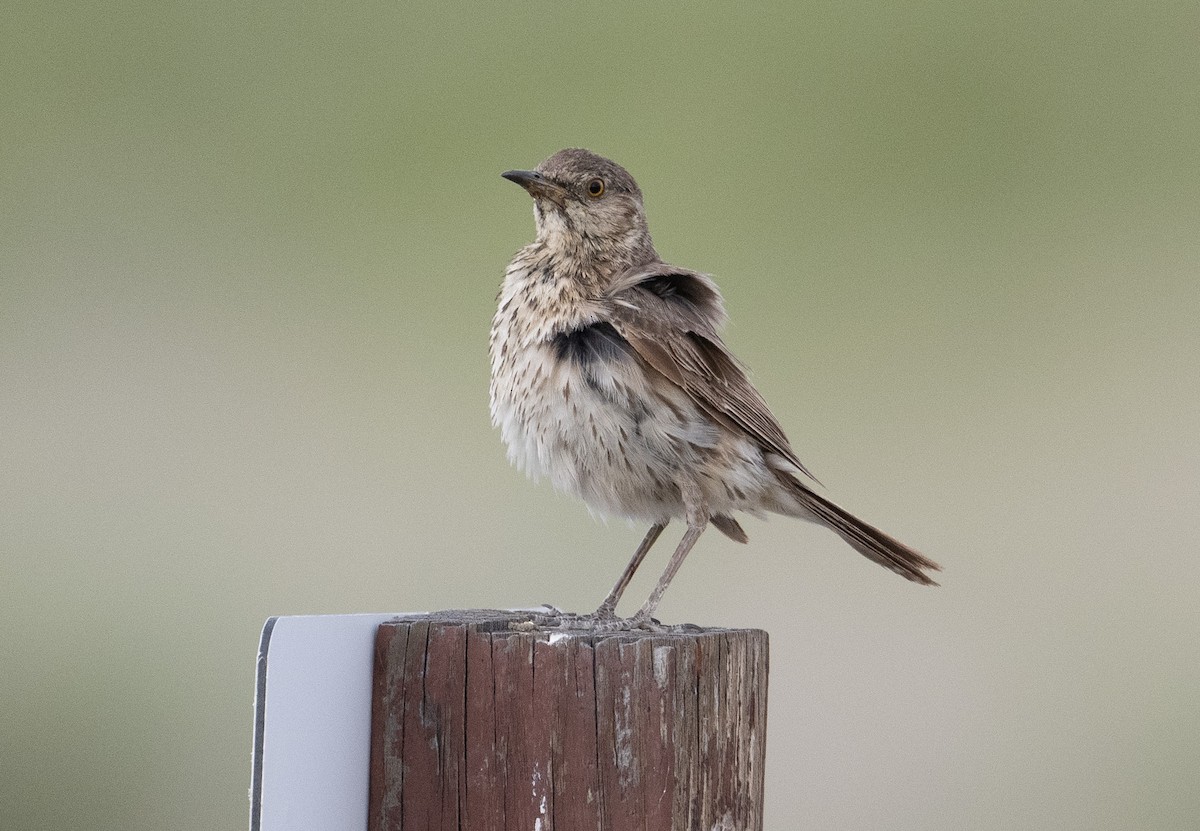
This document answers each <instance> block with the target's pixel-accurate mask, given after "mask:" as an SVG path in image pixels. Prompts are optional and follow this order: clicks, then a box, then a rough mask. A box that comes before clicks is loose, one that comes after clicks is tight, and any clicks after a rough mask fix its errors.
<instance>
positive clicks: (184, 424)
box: [0, 0, 1200, 831]
mask: <svg viewBox="0 0 1200 831" xmlns="http://www.w3.org/2000/svg"><path fill="white" fill-rule="evenodd" d="M2 21H3V25H2V26H0V79H2V81H3V83H2V84H0V104H2V107H0V111H2V118H0V235H2V237H0V269H2V270H0V549H2V550H0V631H2V632H3V636H2V637H0V708H2V719H0V826H2V827H3V828H4V829H63V828H88V829H163V828H171V829H204V831H208V830H209V829H216V828H241V827H244V826H245V823H246V816H247V801H246V790H247V787H248V784H249V777H250V761H249V759H250V738H251V702H252V695H253V688H252V684H253V673H254V655H255V649H256V645H257V638H258V632H259V628H260V626H261V624H262V622H263V620H264V619H265V618H266V617H267V616H269V615H275V614H301V613H335V612H355V611H393V610H395V611H400V610H421V609H435V608H443V607H462V606H501V607H503V606H517V605H526V604H531V603H537V602H541V601H550V602H554V603H556V604H559V605H562V606H565V607H570V608H581V609H583V608H590V607H592V606H593V605H594V604H595V603H597V602H598V601H599V600H600V598H601V597H602V596H603V594H604V593H605V592H606V591H607V590H608V588H609V586H610V585H611V583H612V580H613V579H615V577H616V575H617V573H618V572H619V570H620V568H621V567H622V565H623V564H624V562H625V560H626V558H627V556H628V554H629V553H630V551H631V550H632V549H633V547H634V546H635V545H636V543H637V541H638V539H640V536H641V534H642V532H643V530H644V529H642V528H630V527H626V525H625V523H623V522H620V521H615V522H610V523H608V524H607V525H605V524H598V523H596V522H594V521H593V520H592V519H591V518H590V517H589V515H588V513H587V511H586V509H585V508H584V507H583V506H581V505H579V504H576V503H575V502H573V501H571V500H570V499H568V498H565V497H561V496H559V495H556V494H554V493H553V492H552V491H550V490H549V488H548V487H547V486H545V485H543V486H541V487H538V486H534V485H532V484H530V483H528V482H526V481H525V480H524V479H523V478H521V477H520V476H519V474H517V473H516V472H514V471H513V470H511V469H510V468H509V467H508V465H507V463H506V462H505V458H504V452H503V449H502V447H501V446H500V442H499V439H498V437H497V436H496V435H495V434H494V433H493V431H492V429H491V428H490V426H489V423H488V415H487V397H486V387H487V361H486V341H487V329H488V324H489V319H490V316H491V312H492V308H493V299H494V297H495V292H496V288H497V286H498V284H499V281H500V277H501V274H502V269H503V267H504V265H505V264H506V263H507V262H508V260H509V258H510V257H511V255H512V253H513V252H514V251H515V250H516V249H517V248H518V247H520V246H521V245H523V244H524V243H525V242H527V241H528V240H529V239H530V238H531V236H532V233H533V222H532V218H531V214H530V204H529V200H528V197H527V196H526V195H525V194H524V193H522V192H521V191H520V190H519V189H517V188H515V187H513V186H512V185H511V184H509V183H507V182H505V181H503V180H502V179H500V178H499V175H498V174H499V173H500V172H501V171H503V170H505V169H508V168H512V167H528V166H533V165H535V164H536V163H537V162H539V161H540V160H541V159H543V158H544V157H546V156H548V155H549V154H550V153H552V152H554V151H555V150H557V149H559V148H560V147H564V146H576V145H579V146H586V147H589V148H592V149H594V150H596V151H598V152H601V153H603V154H605V155H609V156H612V157H614V158H616V159H617V160H618V161H620V162H622V163H623V164H625V165H626V166H627V167H628V168H629V169H630V170H631V171H632V172H633V174H634V175H635V176H636V177H638V180H639V182H640V183H641V185H642V187H643V189H644V190H645V192H646V194H647V201H648V213H649V217H650V221H651V228H652V231H653V232H654V234H655V239H656V241H657V243H658V247H659V250H660V251H661V253H662V254H663V256H664V257H666V258H667V259H668V260H671V261H675V262H678V263H680V264H682V265H686V266H690V267H693V268H697V269H700V270H704V271H708V272H711V273H713V274H715V275H716V276H717V278H718V279H719V281H720V282H721V285H722V287H723V289H724V291H725V294H726V297H727V300H728V304H729V307H730V311H731V314H732V319H733V323H732V325H731V327H730V330H729V333H728V341H729V343H730V345H731V346H732V347H733V348H734V349H735V350H736V351H737V352H738V353H739V354H740V355H741V356H742V357H743V358H744V359H745V360H746V361H747V363H748V364H749V365H750V366H751V367H752V368H753V370H754V371H755V379H756V381H757V382H758V384H759V386H760V388H761V389H762V391H763V392H764V394H765V395H766V397H767V399H768V400H769V401H770V402H771V403H772V405H773V406H774V408H775V410H776V412H777V413H779V415H780V416H781V420H782V421H783V423H784V425H785V427H786V428H787V430H788V432H789V433H790V435H791V436H792V438H793V442H794V444H795V445H796V448H797V450H798V452H799V454H800V456H801V458H802V459H804V461H805V462H806V463H807V464H808V465H809V467H810V468H811V469H812V470H813V471H814V472H815V473H816V474H817V475H818V476H819V477H820V478H821V479H822V481H823V482H824V483H825V484H826V486H827V487H828V489H829V492H830V494H831V495H832V496H834V497H835V498H836V499H838V500H839V501H841V502H842V503H843V504H845V505H846V506H847V507H849V508H851V509H852V510H855V511H857V512H859V513H861V514H862V515H864V516H865V517H867V518H868V519H870V520H872V521H874V522H876V523H878V524H879V525H881V526H882V527H884V528H885V529H888V530H890V531H891V532H893V533H894V534H896V535H897V536H898V537H900V538H902V539H904V540H906V541H909V542H911V543H912V544H913V545H916V546H917V547H919V548H921V549H922V550H924V551H925V552H927V553H928V554H930V555H931V556H932V557H934V558H935V559H937V560H939V561H940V562H941V563H942V564H943V565H944V566H945V574H944V580H943V582H944V586H943V588H940V589H935V590H923V589H919V588H917V587H915V586H912V585H909V584H907V583H905V582H903V581H901V580H899V579H898V578H896V577H895V576H893V575H891V574H889V573H887V572H886V571H884V570H882V569H879V568H878V567H876V566H874V565H872V564H870V563H868V562H867V561H865V560H864V559H863V558H861V557H859V556H857V555H856V554H854V553H853V552H851V551H850V550H849V549H848V548H847V547H846V546H845V545H844V544H842V543H841V541H839V540H838V539H837V538H836V537H834V536H833V535H832V534H829V533H828V532H825V531H823V530H821V529H819V528H816V527H814V526H808V525H803V524H800V523H796V522H793V521H788V520H783V519H779V518H776V519H774V520H772V521H770V522H766V523H763V522H758V521H754V520H751V521H750V522H749V523H748V525H747V530H748V531H749V532H750V535H751V537H752V540H751V545H750V546H749V547H747V548H743V547H739V546H736V545H734V544H733V543H730V542H728V541H727V540H725V539H724V538H722V537H721V536H720V535H717V534H711V535H707V536H706V537H705V539H704V540H703V541H702V543H701V545H700V546H698V548H697V550H696V551H695V552H693V554H692V556H691V558H690V559H689V561H688V563H687V565H686V566H685V568H684V570H683V571H682V573H681V574H680V576H679V578H678V579H677V580H676V581H675V584H674V585H673V587H672V591H671V592H670V593H669V594H668V595H667V597H666V600H665V602H664V604H663V606H662V607H661V613H662V617H664V618H665V619H668V620H690V621H695V622H697V623H702V624H721V625H737V626H756V627H763V628H766V629H768V630H769V631H770V632H771V635H772V647H773V654H772V679H771V714H770V719H771V729H770V741H769V747H768V782H767V828H768V829H771V831H775V830H776V829H788V828H800V827H804V828H823V829H839V828H845V829H880V828H889V829H964V828H969V829H997V831H999V830H1000V829H1015V828H1021V829H1033V828H1036V829H1056V830H1057V829H1096V828H1114V829H1116V828H1120V829H1134V828H1137V829H1184V828H1187V829H1193V828H1196V827H1197V826H1198V825H1200V788H1198V787H1197V782H1198V781H1200V742H1198V740H1197V737H1198V735H1200V707H1198V706H1197V700H1198V698H1200V611H1198V606H1200V604H1198V600H1197V596H1198V593H1200V591H1198V590H1200V558H1198V557H1197V540H1198V539H1200V505H1198V498H1197V497H1198V493H1200V388H1198V387H1200V385H1198V383H1197V376H1198V372H1197V368H1198V366H1200V323H1198V318H1200V286H1198V285H1197V277H1198V275H1200V244H1198V242H1197V239H1198V235H1197V229H1198V228H1200V153H1198V150H1197V148H1198V147H1200V139H1198V138H1197V137H1198V135H1200V47H1198V46H1197V44H1198V43H1200V6H1197V5H1196V3H1195V2H1194V0H1179V2H1174V3H1170V2H1167V3H1155V2H1149V3H1145V2H1139V3H1134V2H1099V3H1083V2H1069V3H1028V2H1027V3H1009V4H996V3H986V2H968V3H963V2H949V0H943V1H942V2H923V3H908V4H896V3H886V2H879V1H878V0H874V1H873V2H862V3H843V2H801V3H778V4H773V5H742V4H738V5H736V6H734V5H723V4H716V3H701V4H679V5H666V4H663V5H654V6H651V5H649V4H643V3H623V4H616V5H609V6H596V7H583V6H580V7H573V6H568V5H566V4H550V3H546V4H536V5H535V4H525V5H509V6H501V5H499V4H497V5H486V6H485V5H482V4H479V5H468V4H445V3H443V4H439V5H437V6H434V5H428V6H410V5H404V4H392V3H368V4H359V5H348V6H341V5H335V4H325V3H315V2H305V3H288V4H283V3H256V4H240V3H233V2H209V3H187V4H184V3H151V2H138V0H130V2H98V3H91V4H57V3H37V4H33V3H21V2H16V3H14V2H9V3H6V4H5V7H4V10H3V12H2ZM675 533H676V534H677V533H678V529H677V530H676V532H675ZM668 536H669V537H670V538H671V543H673V542H674V536H672V532H670V531H669V532H668ZM667 550H669V545H668V548H666V549H664V550H662V551H658V552H657V556H655V557H652V558H651V561H650V563H649V564H648V566H647V568H646V574H644V575H642V576H641V578H640V579H639V581H638V582H637V583H636V584H635V586H634V587H633V589H632V591H631V598H632V599H631V601H630V603H631V606H632V605H634V604H636V603H637V602H640V600H641V598H642V597H644V595H645V593H646V592H648V591H649V588H650V585H651V584H652V581H653V579H654V578H655V576H656V575H657V571H658V570H659V569H660V568H661V566H662V565H663V562H664V561H665V558H666V554H667Z"/></svg>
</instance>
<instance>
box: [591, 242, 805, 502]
mask: <svg viewBox="0 0 1200 831" xmlns="http://www.w3.org/2000/svg"><path fill="white" fill-rule="evenodd" d="M604 302H605V304H606V306H607V311H608V312H609V314H610V315H611V320H612V322H613V326H614V327H615V328H616V330H617V331H618V332H619V333H620V334H621V336H622V337H623V338H625V340H626V341H628V342H629V344H630V345H631V346H632V347H633V348H634V350H635V351H636V352H637V353H638V354H639V355H640V356H641V357H642V358H643V359H644V360H645V361H646V362H647V363H648V364H650V366H652V367H653V368H654V369H655V370H657V371H658V372H659V373H661V374H662V375H663V376H664V377H666V378H667V379H668V380H670V381H671V382H672V383H674V384H675V385H676V386H678V387H679V388H680V389H682V390H683V391H684V392H686V393H687V394H688V396H689V397H691V399H692V400H693V401H695V402H696V404H697V405H699V406H700V407H701V408H702V409H704V410H705V411H706V412H707V413H709V414H710V415H711V416H712V417H713V418H715V419H717V420H718V421H720V422H721V423H722V424H725V425H726V426H729V427H732V428H734V429H737V430H739V431H741V432H742V433H743V434H744V435H745V436H747V437H749V438H750V439H752V440H753V441H755V442H756V443H758V445H759V446H760V447H762V448H763V449H764V450H767V451H770V452H772V453H775V454H776V455H778V456H779V457H781V458H782V459H785V460H786V461H787V462H788V463H789V464H791V465H793V466H795V468H796V469H797V470H799V471H801V472H802V473H804V474H805V475H806V476H809V477H810V478H812V479H813V480H814V481H816V477H814V476H813V475H812V474H811V473H809V471H808V470H807V468H805V467H804V465H803V464H802V463H801V462H800V460H799V459H798V458H797V457H796V454H795V452H794V451H793V450H792V447H791V444H790V443H789V442H788V439H787V436H786V435H784V432H783V428H782V427H781V426H780V425H779V422H778V421H777V420H776V419H775V416H774V415H772V413H771V410H770V408H769V407H768V406H767V402H766V401H765V400H763V397H762V396H761V395H760V394H759V392H758V390H756V389H755V388H754V385H753V384H751V383H750V380H749V378H747V377H746V372H745V370H744V369H743V368H742V366H741V364H740V363H739V362H738V360H737V358H735V357H734V356H733V354H732V353H731V352H730V351H729V350H728V349H727V348H726V347H725V344H724V342H722V340H721V336H720V327H721V326H722V325H723V324H724V322H725V305H724V301H723V300H722V298H721V293H720V290H719V289H717V286H716V284H715V283H714V282H713V281H712V279H711V278H709V277H708V276H706V275H704V274H699V273H697V272H694V271H688V270H686V269H681V268H676V267H675V266H671V265H667V264H666V263H655V264H652V265H649V266H644V267H641V268H637V269H633V270H631V271H629V272H626V273H625V274H623V275H621V277H619V278H618V279H617V280H616V281H614V282H613V284H612V285H611V286H610V288H609V290H608V292H607V293H606V295H605V297H604Z"/></svg>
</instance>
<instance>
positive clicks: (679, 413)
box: [489, 148, 941, 627]
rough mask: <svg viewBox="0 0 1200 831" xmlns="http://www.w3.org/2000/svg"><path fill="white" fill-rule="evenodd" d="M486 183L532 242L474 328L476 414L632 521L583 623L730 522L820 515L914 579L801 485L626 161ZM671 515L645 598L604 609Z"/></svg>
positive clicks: (708, 296) (889, 547) (564, 153)
mask: <svg viewBox="0 0 1200 831" xmlns="http://www.w3.org/2000/svg"><path fill="white" fill-rule="evenodd" d="M501 176H503V178H505V179H507V180H509V181H511V182H514V183H516V184H518V185H520V186H521V187H522V188H524V189H525V190H526V191H527V192H528V194H529V195H530V196H531V197H532V198H533V214H534V220H535V225H536V236H535V238H534V240H533V242H531V243H529V244H528V245H526V246H525V247H523V248H521V249H520V250H519V251H518V252H517V253H516V255H515V256H514V257H513V259H512V262H510V263H509V265H508V268H507V269H506V270H505V272H504V279H503V282H502V284H501V287H500V291H499V295H498V297H497V308H496V313H495V316H494V318H493V320H492V326H491V334H490V338H489V354H490V362H491V380H490V387H489V393H490V395H489V397H490V411H491V419H492V424H493V426H494V427H495V428H498V430H499V432H500V436H501V438H502V440H503V442H504V444H505V446H506V447H507V453H508V458H509V461H510V462H512V463H513V464H514V465H515V466H516V467H517V468H518V469H520V470H522V471H524V472H525V473H526V474H528V475H529V476H530V477H531V478H533V479H535V480H537V479H541V478H546V479H549V481H550V483H551V484H552V485H553V486H554V488H555V489H557V490H559V491H563V492H566V493H568V494H571V495H574V496H576V497H579V498H581V499H582V500H583V501H584V502H585V503H587V505H588V506H589V508H590V509H592V510H593V511H594V512H597V513H600V514H602V515H608V516H617V517H624V518H626V519H628V520H632V521H634V522H642V523H649V526H650V527H649V530H648V531H647V533H646V535H645V537H644V538H643V539H642V541H641V543H640V545H638V547H637V549H636V551H635V552H634V554H633V556H632V558H631V559H630V560H629V563H628V565H627V566H626V567H625V570H624V571H623V572H622V574H621V576H620V578H619V579H618V580H617V582H616V584H615V585H614V586H613V589H612V591H611V592H609V594H608V596H607V597H606V598H605V599H604V601H603V602H602V603H601V604H600V606H599V607H598V608H597V609H596V611H595V612H594V613H592V614H591V615H588V616H581V617H587V618H589V619H590V620H592V621H594V622H604V621H609V622H611V621H628V622H629V625H630V626H631V627H633V626H645V625H651V624H653V623H657V621H655V619H654V618H653V615H654V613H655V611H656V609H657V607H658V604H659V602H660V601H661V600H662V597H663V594H664V593H665V592H666V590H667V587H668V585H669V584H670V583H671V580H672V578H673V577H674V576H675V575H676V573H677V572H678V571H679V568H680V566H682V565H683V561H684V559H685V558H686V557H687V555H688V553H689V552H690V551H691V549H692V547H693V546H694V545H695V544H696V541H697V540H698V539H699V538H700V535H701V534H702V533H703V532H704V530H705V529H706V528H707V527H708V526H709V525H712V526H713V527H714V528H716V529H717V530H718V531H720V532H721V533H722V534H724V535H725V536H727V537H729V538H730V539H732V540H734V541H736V542H739V543H745V542H747V541H748V537H747V535H746V533H745V531H744V530H743V529H742V526H741V524H740V523H739V522H738V520H737V519H736V518H735V514H736V513H739V512H743V513H748V514H750V515H752V516H763V515H765V514H769V513H773V514H782V515H786V516H789V517H797V518H800V519H803V520H808V521H811V522H815V523H818V524H820V525H824V526H827V527H828V528H830V529H832V530H833V531H835V532H836V533H837V534H838V535H840V536H841V537H842V539H844V540H845V541H846V542H847V543H849V544H850V546H851V547H852V548H853V549H855V550H856V551H858V552H859V553H861V554H863V555H864V556H865V557H867V558H868V559H869V560H872V561H874V562H876V563H878V564H879V565H882V566H884V567H885V568H888V569H891V570H892V571H894V572H895V573H897V574H899V575H900V576H902V577H905V578H906V579H908V580H911V581H912V582H914V583H918V584H922V585H937V584H936V583H935V582H934V581H933V579H932V578H931V577H930V576H929V573H930V572H933V571H940V570H941V567H940V566H939V565H938V564H937V563H935V562H934V561H933V560H930V559H928V558H927V557H925V556H924V555H923V554H921V553H919V552H918V551H916V550H915V549H913V548H910V547H909V546H907V545H905V544H903V543H901V542H899V541H898V540H896V539H894V538H892V537H890V536H888V535H887V534H885V533H883V532H882V531H880V530H879V529H877V528H875V527H874V526H872V525H869V524H867V523H866V522H863V521H862V520H860V519H859V518H858V517H856V516H854V515H853V514H851V513H850V512H848V511H847V510H845V509H844V508H842V507H840V506H839V505H837V504H835V503H834V502H832V501H830V500H829V499H828V498H826V497H825V496H824V495H822V494H820V493H818V491H817V488H819V487H821V485H820V483H819V482H818V481H817V480H816V478H815V477H813V476H812V474H811V473H809V471H808V470H807V469H806V468H805V466H804V465H803V464H802V463H801V462H800V460H799V458H798V457H797V456H796V453H795V451H794V450H793V449H792V446H791V444H790V442H789V441H788V438H787V436H786V435H785V434H784V431H783V428H782V427H781V426H780V423H779V421H778V420H777V419H776V417H775V415H774V414H773V413H772V412H771V409H770V408H769V407H768V406H767V403H766V401H765V400H764V399H763V397H762V396H761V395H760V394H759V392H758V391H757V390H756V389H755V388H754V386H753V385H752V384H751V382H750V380H749V379H748V377H747V372H746V369H745V368H744V366H743V364H742V363H741V362H740V361H739V360H738V359H737V358H736V357H735V356H734V355H733V353H732V352H731V351H730V350H729V348H728V347H727V346H726V345H725V343H724V341H723V340H722V338H721V331H722V329H723V327H724V324H725V322H726V311H725V304H724V300H723V298H722V295H721V292H720V290H719V289H718V287H717V284H716V283H715V282H714V280H713V279H712V277H710V276H708V275H707V274H703V273H700V272H697V271H693V270H691V269H687V268H681V267H678V266H675V265H671V264H669V263H667V262H664V261H663V259H662V258H661V257H660V256H659V255H658V252H657V251H656V250H655V248H654V244H653V242H652V240H651V237H650V231H649V227H648V225H647V222H646V214H645V207H644V199H643V196H642V191H641V189H640V188H639V187H638V184H637V182H636V181H634V178H633V177H632V176H631V175H630V174H629V172H628V171H626V170H625V168H623V167H621V166H620V165H619V164H617V163H616V162H614V161H611V160H610V159H607V158H605V157H603V156H600V155H597V154H596V153H593V152H591V151H589V150H584V149H580V148H568V149H565V150H560V151H559V152H557V153H555V154H554V155H552V156H550V157H549V158H547V159H546V160H545V161H543V162H542V163H541V164H539V165H538V166H537V167H536V168H534V169H533V170H508V171H505V172H504V173H502V174H501ZM673 520H682V521H683V523H684V525H685V531H684V534H683V537H682V539H681V540H680V541H679V543H678V545H677V547H676V548H675V551H674V553H673V554H672V555H671V558H670V560H669V562H668V564H667V567H666V569H665V570H664V571H663V573H662V576H661V577H660V578H659V580H658V583H657V584H656V585H655V587H654V589H653V591H652V592H651V594H650V596H649V598H648V599H647V600H646V602H645V603H644V604H643V605H642V606H641V608H640V609H639V610H638V611H637V612H636V613H635V614H634V615H633V616H632V617H631V618H628V619H626V618H618V617H617V615H616V608H617V604H618V602H619V601H620V600H621V597H622V595H623V594H624V592H625V589H626V588H627V587H628V585H629V582H630V580H631V579H632V578H633V575H634V573H635V572H636V571H637V569H638V567H639V566H640V565H641V563H642V560H643V559H644V558H645V556H646V554H647V553H648V552H649V551H650V548H651V546H653V545H654V543H655V542H656V541H657V539H658V538H659V535H660V534H662V532H663V530H664V529H665V528H666V527H667V525H668V524H669V523H670V522H671V521H673Z"/></svg>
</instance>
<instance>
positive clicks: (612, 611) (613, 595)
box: [592, 522, 667, 620]
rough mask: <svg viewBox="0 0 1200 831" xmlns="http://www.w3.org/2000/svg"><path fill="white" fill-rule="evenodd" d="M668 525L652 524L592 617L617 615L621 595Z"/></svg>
mask: <svg viewBox="0 0 1200 831" xmlns="http://www.w3.org/2000/svg"><path fill="white" fill-rule="evenodd" d="M666 527H667V523H665V522H656V523H654V524H653V525H651V526H650V530H649V531H647V532H646V536H645V537H644V538H643V539H642V543H641V545H639V546H638V547H637V551H635V552H633V557H632V558H631V559H630V560H629V565H627V566H625V571H624V572H623V573H622V574H621V579H619V580H618V581H617V584H616V585H615V586H613V588H612V591H610V592H609V593H608V597H606V598H604V602H603V603H601V604H600V608H598V609H597V610H596V611H595V612H594V613H593V614H592V617H594V618H596V619H597V620H611V619H613V618H614V617H616V613H617V603H619V602H620V600H621V595H623V594H624V593H625V589H626V588H628V587H629V581H630V580H632V579H633V573H634V572H635V571H637V570H638V566H640V565H641V564H642V560H644V559H646V554H647V553H648V552H649V551H650V547H651V546H652V545H654V542H655V540H657V539H658V535H659V534H661V533H662V532H663V529H664V528H666Z"/></svg>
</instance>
